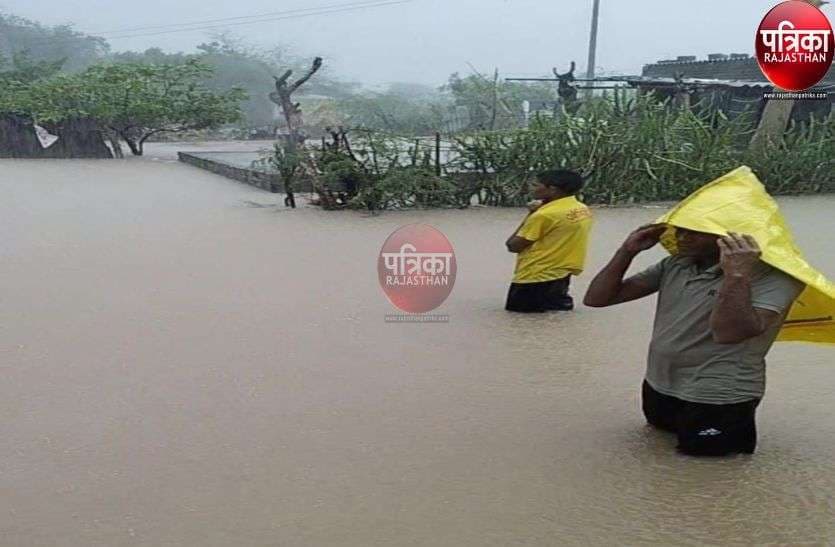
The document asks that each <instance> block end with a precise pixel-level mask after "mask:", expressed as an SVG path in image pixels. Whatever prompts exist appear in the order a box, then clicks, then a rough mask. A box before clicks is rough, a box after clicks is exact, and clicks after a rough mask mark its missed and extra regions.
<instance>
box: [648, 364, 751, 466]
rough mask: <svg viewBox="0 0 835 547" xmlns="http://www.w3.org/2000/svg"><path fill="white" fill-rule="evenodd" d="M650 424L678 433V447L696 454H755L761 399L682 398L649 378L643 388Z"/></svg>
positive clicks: (680, 449) (688, 452) (685, 451)
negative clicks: (720, 401) (719, 402)
mask: <svg viewBox="0 0 835 547" xmlns="http://www.w3.org/2000/svg"><path fill="white" fill-rule="evenodd" d="M641 395H642V397H641V398H642V405H643V411H644V416H645V417H646V419H647V422H649V424H650V425H653V426H655V427H657V428H659V429H663V430H665V431H670V432H672V433H675V434H676V435H677V436H678V450H679V451H680V452H683V453H685V454H690V455H693V456H727V455H729V454H736V453H743V454H753V453H754V450H755V449H756V447H757V426H756V421H755V414H756V411H757V405H759V404H760V400H759V399H754V400H751V401H745V402H742V403H735V404H729V405H709V404H703V403H691V402H689V401H682V400H681V399H677V398H676V397H670V396H669V395H664V394H662V393H658V392H657V391H656V390H654V389H653V388H652V386H650V385H649V384H648V383H647V382H646V380H644V384H643V386H642V388H641Z"/></svg>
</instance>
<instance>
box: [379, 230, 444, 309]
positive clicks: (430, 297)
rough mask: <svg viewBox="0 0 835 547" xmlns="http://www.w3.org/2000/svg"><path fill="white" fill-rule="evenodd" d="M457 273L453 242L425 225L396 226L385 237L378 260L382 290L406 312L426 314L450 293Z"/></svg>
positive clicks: (441, 302)
mask: <svg viewBox="0 0 835 547" xmlns="http://www.w3.org/2000/svg"><path fill="white" fill-rule="evenodd" d="M456 272H457V264H456V262H455V252H454V251H453V249H452V244H451V243H450V242H449V240H448V239H447V238H446V236H445V235H444V234H443V233H441V232H440V231H439V230H437V229H436V228H433V227H432V226H428V225H426V224H411V225H408V226H403V227H401V228H399V229H397V230H396V231H395V232H394V233H392V234H391V235H390V236H389V237H388V239H386V242H385V243H384V244H383V248H382V249H381V250H380V255H379V257H378V259H377V273H378V275H379V280H380V286H381V287H382V288H383V292H385V293H386V296H387V297H388V299H389V300H390V301H391V303H392V304H394V305H395V306H396V307H397V308H399V309H400V310H402V311H405V312H408V313H426V312H428V311H432V310H434V309H435V308H437V307H438V306H440V305H441V304H443V302H444V300H446V299H447V297H448V296H449V294H450V293H451V292H452V287H453V285H454V284H455V274H456Z"/></svg>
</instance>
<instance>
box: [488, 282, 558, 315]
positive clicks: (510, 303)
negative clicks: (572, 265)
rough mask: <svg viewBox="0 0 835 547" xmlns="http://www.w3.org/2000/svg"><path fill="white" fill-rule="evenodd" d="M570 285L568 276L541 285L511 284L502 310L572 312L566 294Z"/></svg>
mask: <svg viewBox="0 0 835 547" xmlns="http://www.w3.org/2000/svg"><path fill="white" fill-rule="evenodd" d="M570 284H571V276H570V275H567V276H565V277H563V278H562V279H554V280H553V281H543V282H541V283H511V284H510V290H508V292H507V303H506V304H505V307H504V308H505V309H506V310H507V311H516V312H522V313H542V312H546V311H551V310H561V311H568V310H573V309H574V300H573V299H572V298H571V296H569V294H568V286H569V285H570Z"/></svg>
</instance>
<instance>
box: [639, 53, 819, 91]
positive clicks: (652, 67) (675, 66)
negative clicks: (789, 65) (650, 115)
mask: <svg viewBox="0 0 835 547" xmlns="http://www.w3.org/2000/svg"><path fill="white" fill-rule="evenodd" d="M678 73H683V74H684V77H685V78H709V79H713V80H743V81H748V82H767V81H768V79H767V78H766V77H765V76H764V75H763V73H762V71H761V70H760V66H759V65H758V64H757V59H756V58H754V57H751V56H750V55H748V54H747V53H731V54H730V55H726V54H724V53H711V54H710V55H708V58H707V60H701V61H700V60H698V59H697V57H696V56H695V55H684V56H681V57H678V58H677V59H676V60H674V61H673V60H665V61H658V62H657V63H653V64H649V65H644V70H643V73H642V76H644V77H648V78H675V76H676V74H678ZM820 85H821V86H826V85H835V65H833V66H832V67H830V68H829V72H827V73H826V76H825V77H824V79H823V81H821V84H820Z"/></svg>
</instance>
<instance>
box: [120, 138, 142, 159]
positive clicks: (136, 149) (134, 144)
mask: <svg viewBox="0 0 835 547" xmlns="http://www.w3.org/2000/svg"><path fill="white" fill-rule="evenodd" d="M122 138H123V139H125V142H126V143H128V148H130V151H131V154H133V155H134V156H141V155H142V143H141V142H139V141H137V140H136V139H134V138H132V137H126V136H125V135H122Z"/></svg>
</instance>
